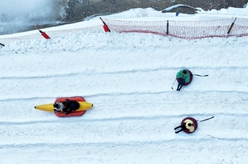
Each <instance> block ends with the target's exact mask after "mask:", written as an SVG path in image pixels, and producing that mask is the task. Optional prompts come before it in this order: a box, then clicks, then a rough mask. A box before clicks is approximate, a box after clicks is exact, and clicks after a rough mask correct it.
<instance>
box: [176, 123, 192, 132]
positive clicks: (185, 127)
mask: <svg viewBox="0 0 248 164" xmlns="http://www.w3.org/2000/svg"><path fill="white" fill-rule="evenodd" d="M191 126H194V124H192V123H184V124H183V125H180V126H178V127H175V129H174V130H177V129H179V130H178V131H176V132H175V133H179V132H181V131H184V130H189V129H190V127H191Z"/></svg>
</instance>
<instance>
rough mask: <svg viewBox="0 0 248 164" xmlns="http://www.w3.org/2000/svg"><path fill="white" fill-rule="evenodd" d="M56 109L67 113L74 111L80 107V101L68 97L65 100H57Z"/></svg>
mask: <svg viewBox="0 0 248 164" xmlns="http://www.w3.org/2000/svg"><path fill="white" fill-rule="evenodd" d="M53 106H54V110H55V111H57V112H65V114H66V115H68V114H69V113H71V112H72V111H76V110H77V109H78V108H79V103H78V102H77V101H74V100H68V99H66V101H65V102H63V103H61V102H56V103H55V104H54V105H53Z"/></svg>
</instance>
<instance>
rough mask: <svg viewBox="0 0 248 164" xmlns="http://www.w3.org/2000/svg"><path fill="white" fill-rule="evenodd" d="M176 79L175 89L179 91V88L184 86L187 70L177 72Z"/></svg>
mask: <svg viewBox="0 0 248 164" xmlns="http://www.w3.org/2000/svg"><path fill="white" fill-rule="evenodd" d="M176 77H177V79H178V86H177V91H180V90H181V88H182V87H183V86H184V84H185V82H186V78H187V70H181V71H179V72H178V73H177V75H176Z"/></svg>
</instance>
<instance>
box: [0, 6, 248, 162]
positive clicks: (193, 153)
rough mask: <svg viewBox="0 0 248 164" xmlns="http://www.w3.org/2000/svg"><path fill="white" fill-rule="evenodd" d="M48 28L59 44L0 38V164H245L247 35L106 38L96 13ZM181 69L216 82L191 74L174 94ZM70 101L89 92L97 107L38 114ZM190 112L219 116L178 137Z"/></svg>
mask: <svg viewBox="0 0 248 164" xmlns="http://www.w3.org/2000/svg"><path fill="white" fill-rule="evenodd" d="M246 13H247V8H245V9H235V8H230V9H228V10H224V9H223V10H221V11H212V12H211V11H208V12H202V13H199V14H196V15H185V14H179V16H178V17H176V16H175V13H168V14H162V13H161V12H159V11H155V10H152V9H131V10H128V11H126V12H123V13H119V14H114V15H109V16H103V17H104V18H108V19H130V20H136V21H138V20H150V21H151V20H159V19H160V20H167V19H173V20H192V21H195V20H206V19H210V20H211V19H220V18H227V17H229V18H230V17H234V16H237V17H247V15H246ZM95 25H99V28H92V29H91V28H89V29H88V30H78V31H77V30H75V32H71V33H66V32H63V31H61V32H59V35H54V36H53V31H57V30H58V31H59V30H62V29H77V28H82V27H86V26H87V27H91V26H94V27H95ZM44 30H45V31H46V32H47V33H48V34H50V36H51V38H52V39H50V40H45V39H44V38H42V37H41V36H40V35H39V37H38V38H33V39H32V38H29V39H28V38H27V39H25V36H26V35H29V34H34V33H38V31H37V30H34V31H29V32H25V33H18V34H12V35H2V36H0V42H2V43H5V44H6V46H4V47H2V48H0V86H1V89H0V163H1V164H69V163H71V164H246V163H247V161H248V129H247V128H248V109H247V106H248V101H247V100H248V90H247V88H248V80H247V76H248V73H247V71H248V62H247V58H248V57H247V55H248V54H247V51H248V47H247V44H248V37H238V38H236V37H231V38H206V39H197V40H184V39H178V38H173V37H164V36H159V35H153V34H142V33H115V32H114V31H112V32H110V33H105V32H104V31H103V28H102V22H101V21H100V20H99V17H97V18H94V19H91V20H89V21H83V22H79V23H76V24H70V25H64V26H59V27H53V28H48V29H44ZM20 36H23V37H22V39H16V40H15V38H16V37H20ZM6 38H8V39H6ZM9 38H12V39H9ZM184 68H187V69H189V70H191V71H192V72H193V73H195V74H202V75H205V74H208V75H209V76H208V77H197V76H194V79H193V81H192V83H191V84H190V85H188V86H187V87H183V88H182V90H181V91H180V92H177V91H175V88H176V85H177V84H174V86H173V88H174V89H171V87H172V85H173V82H174V80H175V75H176V73H177V72H178V71H179V70H181V69H184ZM68 96H83V97H84V98H85V99H86V101H87V102H90V103H93V104H94V107H93V108H92V109H90V110H88V111H87V112H86V113H85V114H84V115H83V116H81V117H67V118H59V117H57V116H56V115H54V113H49V112H45V111H40V110H36V109H34V106H35V105H41V104H46V103H53V102H54V100H55V99H56V98H57V97H68ZM188 116H189V117H194V118H195V119H197V120H202V119H205V118H208V117H211V116H214V119H211V120H208V121H205V122H198V123H199V124H198V129H197V130H196V131H195V132H194V133H192V134H186V133H184V132H181V133H178V134H175V133H174V127H176V126H178V125H180V123H181V120H182V119H184V118H185V117H188Z"/></svg>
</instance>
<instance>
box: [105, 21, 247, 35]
mask: <svg viewBox="0 0 248 164" xmlns="http://www.w3.org/2000/svg"><path fill="white" fill-rule="evenodd" d="M103 20H104V22H105V23H106V24H107V26H108V27H109V28H110V29H111V30H113V31H116V32H120V33H123V32H139V33H152V34H157V35H163V36H173V37H177V38H184V39H198V38H207V37H231V36H237V37H240V36H247V35H248V19H246V18H229V19H219V20H204V21H175V20H165V21H128V20H111V19H103Z"/></svg>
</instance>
